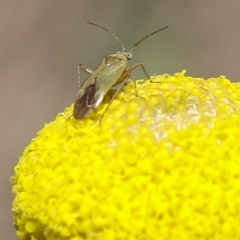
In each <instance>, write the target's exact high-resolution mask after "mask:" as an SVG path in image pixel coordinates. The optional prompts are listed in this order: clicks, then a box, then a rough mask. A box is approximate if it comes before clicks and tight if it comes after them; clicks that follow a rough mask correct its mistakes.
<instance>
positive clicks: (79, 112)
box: [73, 78, 97, 119]
mask: <svg viewBox="0 0 240 240" xmlns="http://www.w3.org/2000/svg"><path fill="white" fill-rule="evenodd" d="M96 81H97V79H96V78H95V79H94V81H93V82H92V83H91V84H90V85H89V87H88V88H86V89H83V90H80V91H79V92H78V95H79V96H78V97H77V99H76V101H75V103H74V107H73V116H74V117H75V118H76V119H82V118H84V117H86V116H87V115H89V114H90V113H91V112H92V110H93V109H94V103H95V95H96Z"/></svg>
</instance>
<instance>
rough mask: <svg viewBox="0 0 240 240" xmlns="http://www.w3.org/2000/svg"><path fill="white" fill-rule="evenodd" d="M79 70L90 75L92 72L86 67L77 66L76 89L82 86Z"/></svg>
mask: <svg viewBox="0 0 240 240" xmlns="http://www.w3.org/2000/svg"><path fill="white" fill-rule="evenodd" d="M81 69H82V70H84V71H85V72H87V73H89V74H91V73H92V72H93V70H91V69H90V68H87V67H85V66H83V65H82V64H80V65H79V66H78V89H80V87H81V85H82V84H81V74H80V72H81Z"/></svg>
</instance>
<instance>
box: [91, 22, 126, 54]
mask: <svg viewBox="0 0 240 240" xmlns="http://www.w3.org/2000/svg"><path fill="white" fill-rule="evenodd" d="M87 23H88V24H92V25H94V26H96V27H99V28H102V29H104V30H105V31H107V32H109V33H110V34H111V35H112V36H113V37H114V38H115V40H117V41H118V43H119V44H120V45H121V47H122V50H123V52H125V46H124V45H123V43H122V42H121V41H120V39H119V38H118V37H117V36H116V35H115V34H114V33H113V32H112V31H110V30H109V29H107V28H105V27H102V26H99V25H97V24H96V23H92V22H87Z"/></svg>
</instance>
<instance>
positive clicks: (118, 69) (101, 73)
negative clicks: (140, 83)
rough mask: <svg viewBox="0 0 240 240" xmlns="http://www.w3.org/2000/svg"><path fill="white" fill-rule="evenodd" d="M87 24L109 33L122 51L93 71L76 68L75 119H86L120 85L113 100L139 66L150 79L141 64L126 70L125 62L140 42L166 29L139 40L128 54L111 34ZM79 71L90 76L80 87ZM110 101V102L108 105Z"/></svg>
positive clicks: (112, 55) (111, 55)
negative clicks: (114, 87)
mask: <svg viewBox="0 0 240 240" xmlns="http://www.w3.org/2000/svg"><path fill="white" fill-rule="evenodd" d="M87 23H88V24H91V25H94V26H96V27H99V28H102V29H104V30H105V31H107V32H109V33H110V34H111V35H112V36H113V37H114V38H115V40H117V41H118V43H119V44H120V45H121V47H122V51H121V52H117V53H114V54H109V55H107V56H106V57H104V58H103V59H102V61H101V63H100V64H99V66H98V67H97V68H96V69H95V70H91V69H89V68H86V67H85V66H83V65H82V64H80V65H79V66H78V92H77V96H76V100H75V103H74V106H73V116H74V118H76V119H83V118H86V117H87V116H88V115H89V114H90V113H91V112H92V110H93V109H95V108H97V107H98V106H99V104H100V103H101V102H102V100H103V98H104V96H105V95H106V94H107V93H108V91H109V90H110V89H111V88H112V87H113V86H115V85H118V84H120V83H121V84H120V86H119V88H118V89H117V90H116V92H115V94H114V96H113V97H112V99H113V98H114V97H115V95H116V94H117V92H118V91H119V90H120V89H121V87H122V86H123V84H124V83H125V82H126V80H127V79H128V76H129V75H130V73H131V72H132V71H133V70H134V69H135V68H137V67H139V66H140V67H141V68H142V70H143V72H144V73H145V75H146V76H147V78H148V79H150V76H149V75H148V73H147V71H146V69H145V68H144V66H143V64H142V63H137V64H135V65H133V66H131V67H129V68H126V67H127V62H128V61H129V60H130V59H131V58H132V51H133V48H134V47H136V46H137V45H138V44H140V43H141V42H142V41H144V40H145V39H146V38H148V37H150V36H151V35H153V34H155V33H157V32H160V31H162V30H163V29H165V28H167V27H168V26H165V27H163V28H161V29H158V30H156V31H154V32H152V33H150V34H148V35H146V36H145V37H143V38H141V39H140V40H139V41H137V42H136V43H135V44H134V45H133V46H132V47H131V49H130V51H129V52H128V51H125V46H124V45H123V43H122V42H121V41H120V40H119V38H118V37H117V36H116V35H115V34H114V33H113V32H111V31H110V30H108V29H106V28H104V27H102V26H99V25H97V24H95V23H91V22H87ZM81 69H83V70H84V71H86V72H87V73H89V74H90V76H89V77H88V78H87V79H86V81H84V83H83V84H82V85H80V70H81ZM150 80H151V79H150ZM112 99H111V100H110V103H111V101H112ZM110 103H109V104H110ZM105 111H106V110H105ZM100 123H101V121H100Z"/></svg>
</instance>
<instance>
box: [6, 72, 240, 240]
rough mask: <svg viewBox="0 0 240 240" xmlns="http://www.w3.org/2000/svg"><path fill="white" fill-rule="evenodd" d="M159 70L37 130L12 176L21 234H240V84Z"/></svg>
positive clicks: (49, 239)
mask: <svg viewBox="0 0 240 240" xmlns="http://www.w3.org/2000/svg"><path fill="white" fill-rule="evenodd" d="M151 79H152V82H150V81H149V80H146V81H140V80H138V81H137V82H136V84H134V83H133V82H132V81H129V83H128V84H127V85H126V86H125V87H124V88H123V89H122V90H121V91H119V93H118V94H117V95H116V97H115V98H114V100H113V101H112V103H111V104H110V106H109V108H108V109H107V110H106V108H107V106H108V103H109V101H110V99H111V96H112V95H111V94H112V93H111V92H110V93H109V94H108V95H107V96H106V97H105V99H104V101H103V103H102V104H101V105H100V106H99V107H98V108H97V109H96V110H94V111H93V112H92V113H91V114H90V115H89V116H88V117H87V118H86V119H83V120H77V119H74V118H73V117H72V116H71V115H72V111H73V110H72V109H73V108H72V106H71V107H68V108H66V109H65V110H64V112H63V113H60V114H58V116H57V117H56V119H55V120H54V121H53V122H50V123H48V124H46V125H45V126H44V128H43V129H42V130H41V131H40V132H38V134H37V137H36V138H34V139H32V141H31V143H30V144H29V146H28V147H26V149H25V150H24V152H23V155H22V157H21V158H20V160H19V163H18V164H17V166H16V167H15V176H13V177H12V179H11V180H12V183H13V192H14V194H15V199H14V202H13V212H14V215H15V218H14V222H15V226H16V229H17V236H18V237H19V238H20V239H23V240H30V239H31V240H33V239H34V240H195V239H197V240H200V239H202V240H211V239H214V240H233V239H234V240H235V239H240V227H239V226H240V197H239V196H240V182H239V181H240V144H239V139H240V84H239V83H232V82H230V81H229V80H228V79H227V78H225V77H224V76H220V77H218V78H210V79H207V80H204V79H202V78H193V77H189V76H185V71H183V72H181V73H177V74H175V75H174V76H170V75H167V74H165V75H161V76H154V77H151ZM105 110H106V111H105ZM103 113H104V116H103V118H102V121H101V122H100V120H101V117H102V115H103Z"/></svg>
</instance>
